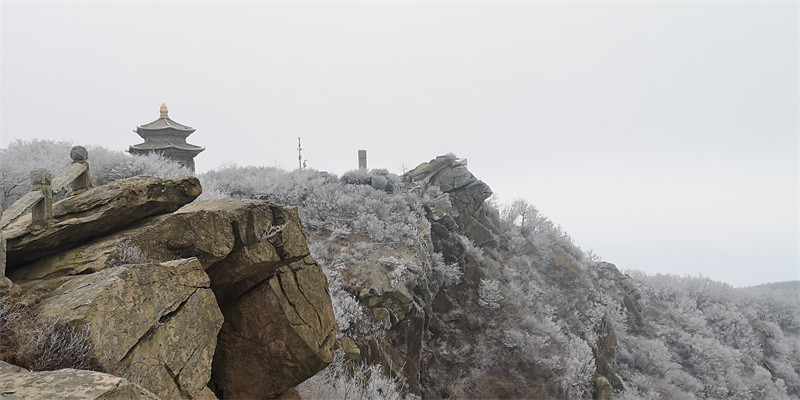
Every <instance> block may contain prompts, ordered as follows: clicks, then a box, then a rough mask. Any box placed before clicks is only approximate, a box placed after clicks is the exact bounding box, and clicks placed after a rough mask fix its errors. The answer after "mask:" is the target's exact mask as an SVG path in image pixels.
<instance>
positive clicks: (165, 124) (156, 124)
mask: <svg viewBox="0 0 800 400" xmlns="http://www.w3.org/2000/svg"><path fill="white" fill-rule="evenodd" d="M165 128H173V129H176V130H179V131H184V132H194V131H195V129H194V128H192V127H191V126H186V125H182V124H179V123H177V122H175V121H173V120H171V119H169V118H159V119H157V120H155V121H153V122H151V123H149V124H144V125H139V126H137V127H136V129H137V130H138V129H143V130H148V131H153V130H159V129H165Z"/></svg>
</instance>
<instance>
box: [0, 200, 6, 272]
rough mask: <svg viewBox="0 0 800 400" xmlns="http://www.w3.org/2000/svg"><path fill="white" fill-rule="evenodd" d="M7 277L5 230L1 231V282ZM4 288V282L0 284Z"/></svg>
mask: <svg viewBox="0 0 800 400" xmlns="http://www.w3.org/2000/svg"><path fill="white" fill-rule="evenodd" d="M2 217H3V209H2V208H0V218H2ZM4 276H6V239H5V238H4V237H3V230H2V229H0V280H2V279H3V277H4ZM0 286H2V282H0Z"/></svg>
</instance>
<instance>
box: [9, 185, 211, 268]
mask: <svg viewBox="0 0 800 400" xmlns="http://www.w3.org/2000/svg"><path fill="white" fill-rule="evenodd" d="M201 192H202V188H201V187H200V182H199V181H198V180H197V178H194V177H186V178H182V179H174V180H162V179H158V178H153V177H143V176H140V177H135V178H129V179H124V180H121V181H117V182H114V183H112V184H109V185H105V186H101V187H98V188H93V189H89V190H86V191H84V192H83V193H80V194H78V195H75V196H71V197H68V198H66V199H64V200H62V201H59V202H57V203H55V204H54V205H53V219H52V221H50V223H49V224H48V226H47V227H46V229H44V231H42V232H33V231H31V230H30V228H29V226H30V224H31V217H30V215H25V216H22V217H20V218H17V219H16V220H15V221H13V222H11V224H9V225H8V226H7V227H5V228H4V231H5V232H4V235H5V237H6V240H7V241H8V254H7V257H8V264H9V265H14V264H20V263H23V262H29V261H32V260H35V259H37V258H41V257H43V256H46V255H48V254H53V253H57V252H59V251H62V250H65V249H68V248H70V247H73V246H75V245H77V244H79V243H82V242H85V241H86V240H88V239H92V238H95V237H99V236H102V235H104V234H107V233H110V232H114V231H116V230H119V229H121V228H124V227H126V226H129V225H131V224H133V223H135V222H136V221H138V220H141V219H143V218H146V217H149V216H151V215H158V214H164V213H169V212H172V211H175V210H177V209H178V208H180V207H181V206H183V205H184V204H186V203H189V202H191V201H192V200H194V199H195V198H196V197H197V196H199V195H200V193H201Z"/></svg>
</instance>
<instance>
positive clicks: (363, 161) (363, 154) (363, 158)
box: [358, 150, 367, 169]
mask: <svg viewBox="0 0 800 400" xmlns="http://www.w3.org/2000/svg"><path fill="white" fill-rule="evenodd" d="M358 169H367V151H366V150H359V151H358Z"/></svg>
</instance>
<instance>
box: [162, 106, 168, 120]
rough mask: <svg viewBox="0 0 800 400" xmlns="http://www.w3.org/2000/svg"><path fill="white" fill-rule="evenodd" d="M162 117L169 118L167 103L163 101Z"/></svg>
mask: <svg viewBox="0 0 800 400" xmlns="http://www.w3.org/2000/svg"><path fill="white" fill-rule="evenodd" d="M161 118H167V105H166V104H164V103H161Z"/></svg>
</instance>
